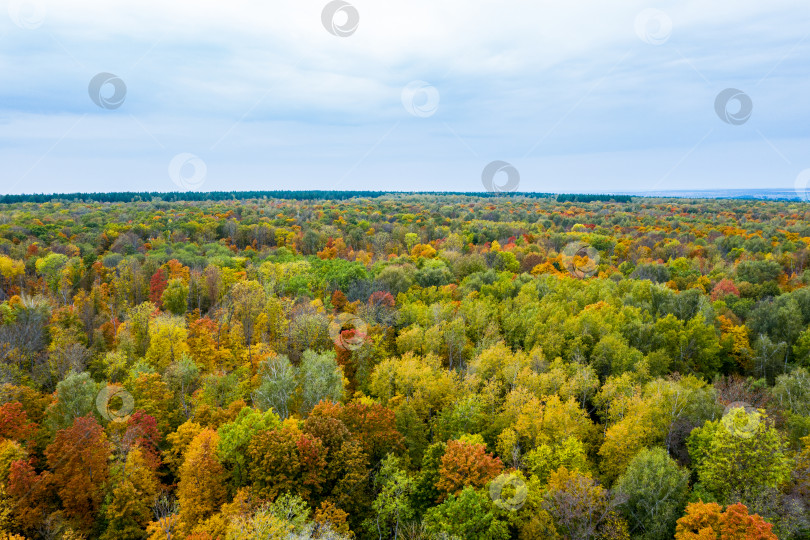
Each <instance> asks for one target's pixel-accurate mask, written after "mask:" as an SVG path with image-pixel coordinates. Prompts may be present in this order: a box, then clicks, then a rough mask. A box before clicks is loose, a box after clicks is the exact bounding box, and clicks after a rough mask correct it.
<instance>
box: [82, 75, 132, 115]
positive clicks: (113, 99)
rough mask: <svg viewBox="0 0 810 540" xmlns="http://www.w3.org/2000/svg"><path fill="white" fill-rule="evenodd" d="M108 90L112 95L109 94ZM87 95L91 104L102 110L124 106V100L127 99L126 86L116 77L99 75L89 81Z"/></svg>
mask: <svg viewBox="0 0 810 540" xmlns="http://www.w3.org/2000/svg"><path fill="white" fill-rule="evenodd" d="M110 89H111V90H112V93H110ZM87 93H88V94H89V95H90V99H92V100H93V103H95V104H96V105H98V106H99V107H101V108H102V109H108V110H113V109H117V108H118V107H120V106H121V105H123V104H124V100H125V99H126V98H127V85H126V84H124V80H123V79H121V77H119V76H117V75H113V74H112V73H99V74H98V75H96V76H95V77H93V78H92V79H90V84H89V86H88V87H87Z"/></svg>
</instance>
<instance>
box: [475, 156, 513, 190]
mask: <svg viewBox="0 0 810 540" xmlns="http://www.w3.org/2000/svg"><path fill="white" fill-rule="evenodd" d="M499 173H503V174H506V183H504V184H496V183H495V176H496V175H498V174H499ZM481 183H483V184H484V189H486V190H487V191H489V192H490V193H508V192H512V191H515V190H517V188H518V186H519V185H520V173H519V172H518V170H517V169H516V168H515V167H514V165H512V164H511V163H507V162H505V161H493V162H492V163H490V164H489V165H487V166H486V167H484V171H483V172H482V173H481Z"/></svg>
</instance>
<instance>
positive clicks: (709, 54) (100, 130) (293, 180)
mask: <svg viewBox="0 0 810 540" xmlns="http://www.w3.org/2000/svg"><path fill="white" fill-rule="evenodd" d="M2 2H5V4H4V5H3V6H2V7H4V8H5V9H0V73H1V74H2V76H1V77H0V163H1V164H2V167H0V193H67V192H76V191H84V192H89V191H176V190H183V191H184V190H202V191H215V190H217V191H218V190H265V189H266V190H278V189H281V190H306V189H327V190H331V189H337V190H397V191H399V190H408V191H410V190H417V191H422V190H427V191H473V192H478V191H486V190H502V191H503V190H517V191H524V192H528V191H539V192H567V193H571V192H606V191H607V192H611V191H613V192H616V191H661V190H680V189H683V190H695V189H753V188H774V189H776V188H789V187H793V186H794V185H797V186H798V184H803V185H804V187H806V184H807V182H808V181H810V173H808V169H810V144H808V143H809V142H810V129H809V128H808V126H810V99H808V96H810V74H808V71H807V67H808V65H810V3H807V2H796V1H795V0H792V1H786V0H769V1H768V2H763V1H762V0H734V1H729V0H713V1H712V2H706V1H705V0H703V1H693V0H681V1H679V2H655V3H650V2H647V3H644V2H635V1H629V0H627V1H621V2H597V1H596V0H578V1H572V2H561V1H559V0H557V1H554V2H548V1H538V0H534V1H527V0H498V1H495V0H492V1H489V0H486V1H480V0H479V1H476V0H466V1H460V0H408V1H400V0H351V1H350V2H349V1H343V0H333V1H332V2H328V1H326V0H263V1H245V0H230V1H229V2H222V1H221V0H220V1H214V0H160V1H158V0H138V1H137V2H135V1H131V0H116V1H115V2H110V1H109V0H107V1H104V2H102V1H98V0H70V1H65V0H0V3H2ZM493 162H499V163H495V164H494V165H492V163H493Z"/></svg>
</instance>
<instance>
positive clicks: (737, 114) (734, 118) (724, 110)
mask: <svg viewBox="0 0 810 540" xmlns="http://www.w3.org/2000/svg"><path fill="white" fill-rule="evenodd" d="M732 101H734V102H736V103H737V104H738V105H739V108H738V109H737V110H736V111H734V110H733V109H730V108H729V105H730V104H731V102H732ZM753 110H754V102H753V101H751V97H750V96H749V95H748V94H746V93H745V92H743V91H742V90H738V89H736V88H726V89H725V90H723V91H722V92H720V93H719V94H717V97H716V98H715V100H714V111H715V112H716V113H717V116H718V117H719V118H720V120H722V121H723V122H725V123H726V124H731V125H732V126H741V125H743V124H744V123H746V122H748V119H749V118H751V112H752V111H753Z"/></svg>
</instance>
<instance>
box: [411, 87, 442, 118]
mask: <svg viewBox="0 0 810 540" xmlns="http://www.w3.org/2000/svg"><path fill="white" fill-rule="evenodd" d="M402 105H403V107H405V110H406V111H408V113H410V114H411V115H413V116H416V117H419V118H428V117H430V116H433V115H434V114H436V111H437V110H439V91H438V90H437V89H436V87H434V86H433V85H431V84H430V83H426V82H425V81H411V82H409V83H408V84H407V85H405V88H403V89H402Z"/></svg>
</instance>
